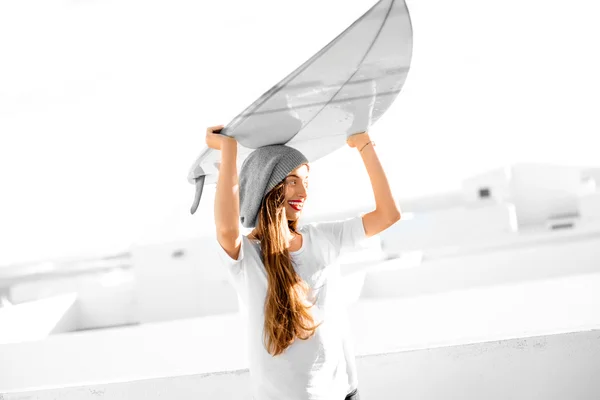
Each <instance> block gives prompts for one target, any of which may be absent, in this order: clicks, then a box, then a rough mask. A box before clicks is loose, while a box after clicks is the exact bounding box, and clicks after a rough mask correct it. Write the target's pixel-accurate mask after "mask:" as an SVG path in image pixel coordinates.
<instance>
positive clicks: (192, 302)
mask: <svg viewBox="0 0 600 400" xmlns="http://www.w3.org/2000/svg"><path fill="white" fill-rule="evenodd" d="M216 245H218V242H217V241H216V240H215V239H213V238H206V237H205V238H196V239H192V240H188V241H180V242H175V243H164V244H149V245H145V246H134V247H133V248H132V249H131V254H132V259H133V265H134V274H135V282H136V286H135V298H136V310H135V314H136V319H137V321H139V322H140V323H145V322H154V321H168V320H175V319H181V318H191V317H198V316H204V315H212V314H222V313H229V312H236V311H237V310H238V305H237V295H236V293H235V290H234V289H233V286H232V285H231V284H230V283H229V281H228V278H227V274H226V270H225V268H223V266H222V263H221V261H220V260H219V258H218V254H217V253H216V251H215V246H216ZM178 254H180V255H179V256H178Z"/></svg>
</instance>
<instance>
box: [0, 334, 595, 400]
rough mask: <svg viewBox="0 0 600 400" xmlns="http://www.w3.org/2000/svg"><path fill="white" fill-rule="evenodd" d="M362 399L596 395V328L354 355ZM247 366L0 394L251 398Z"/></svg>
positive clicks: (9, 397)
mask: <svg viewBox="0 0 600 400" xmlns="http://www.w3.org/2000/svg"><path fill="white" fill-rule="evenodd" d="M357 366H358V373H359V379H360V384H359V388H360V389H359V390H360V394H361V398H363V399H379V400H385V399H390V400H392V399H393V400H397V399H420V400H439V399H474V400H475V399H486V400H496V399H497V400H505V399H507V398H510V399H512V400H521V399H522V400H554V399H556V400H562V399H567V398H568V399H577V400H597V399H598V396H599V394H600V380H598V379H597V377H598V374H599V373H600V330H590V331H582V332H573V333H566V334H557V335H547V336H538V337H530V338H518V339H510V340H499V341H491V342H484V343H476V344H466V345H459V346H448V347H439V348H434V349H422V350H414V351H405V352H397V353H387V354H378V355H369V356H362V357H358V360H357ZM249 388H250V382H249V375H248V371H247V370H238V371H231V372H226V373H210V374H198V375H188V376H173V377H166V378H160V379H149V380H138V381H131V382H123V383H112V384H104V385H88V386H79V387H70V388H61V389H51V390H42V391H27V392H19V393H7V394H4V395H0V399H3V400H33V399H35V400H53V399H61V400H86V399H97V398H98V397H102V398H104V399H110V400H135V399H144V400H154V399H156V400H158V399H164V398H173V399H181V400H186V399H236V400H239V399H251V396H250V394H249Z"/></svg>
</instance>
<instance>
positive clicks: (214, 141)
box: [206, 125, 236, 150]
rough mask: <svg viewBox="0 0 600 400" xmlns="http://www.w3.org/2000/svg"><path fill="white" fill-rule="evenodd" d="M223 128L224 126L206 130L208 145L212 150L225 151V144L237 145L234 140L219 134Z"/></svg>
mask: <svg viewBox="0 0 600 400" xmlns="http://www.w3.org/2000/svg"><path fill="white" fill-rule="evenodd" d="M223 127H224V125H217V126H211V127H209V128H207V129H206V145H207V146H208V147H210V148H211V149H215V150H223V146H224V144H225V143H235V141H236V140H235V139H234V138H232V137H230V136H225V135H221V134H220V133H219V132H221V129H223Z"/></svg>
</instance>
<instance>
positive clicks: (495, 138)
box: [0, 0, 600, 266]
mask: <svg viewBox="0 0 600 400" xmlns="http://www.w3.org/2000/svg"><path fill="white" fill-rule="evenodd" d="M290 4H293V6H290ZM372 4H374V1H372V0H369V1H367V0H353V1H351V2H350V1H347V0H304V1H302V2H294V3H290V2H282V1H275V0H256V1H242V0H231V1H228V2H219V1H190V0H171V1H168V2H167V1H162V2H160V1H147V0H144V1H141V0H119V1H114V0H113V1H110V0H109V1H95V0H89V1H84V0H70V1H55V0H44V1H38V0H36V1H32V0H19V1H17V0H8V1H3V2H0V58H1V59H0V188H1V194H0V266H1V265H7V264H10V263H17V262H27V261H34V260H40V259H44V258H55V257H71V256H81V255H92V254H94V255H101V254H105V253H112V252H115V251H120V250H124V249H127V248H128V247H129V246H130V245H131V244H134V243H148V242H160V241H170V240H176V239H181V238H189V237H193V236H196V235H201V234H210V233H212V231H213V229H214V222H213V215H212V210H213V199H214V197H213V196H214V187H208V188H206V189H205V194H204V196H203V200H202V203H201V206H200V209H199V212H198V213H197V214H195V215H194V216H191V215H190V214H189V208H190V205H191V203H192V200H193V194H194V189H193V186H192V185H190V184H189V183H187V181H186V175H187V171H188V169H189V167H190V165H191V163H192V162H193V161H194V159H195V157H196V156H197V155H198V154H199V152H200V150H201V149H202V148H203V146H204V133H205V129H206V127H207V126H209V125H217V124H226V123H228V122H229V120H231V119H232V118H233V117H234V116H235V115H236V114H237V113H239V112H240V111H242V110H243V109H244V108H245V107H246V106H247V105H249V104H250V103H251V102H252V101H254V100H255V99H256V98H257V97H258V96H260V95H261V94H262V93H263V92H265V91H266V90H267V89H269V88H270V87H271V86H272V85H273V84H275V83H277V82H278V81H279V80H280V79H282V78H283V77H285V76H286V75H287V74H288V73H289V72H291V71H292V70H293V69H295V68H296V67H297V66H298V65H300V64H301V63H302V62H304V61H305V60H306V59H307V58H309V57H310V56H312V55H313V54H314V53H315V52H316V51H318V50H319V49H321V48H322V47H323V46H324V45H325V44H327V43H328V42H329V41H330V40H331V39H333V38H334V37H335V36H336V35H337V34H338V33H340V32H341V31H342V30H343V29H345V28H346V27H347V26H348V25H349V24H350V23H352V22H353V21H354V20H355V19H356V18H358V17H359V16H360V15H361V14H362V13H363V12H364V11H366V10H367V9H368V8H369V7H370V6H371V5H372ZM407 4H408V7H409V10H410V12H411V17H412V23H413V29H414V53H413V63H412V66H411V71H410V73H409V75H408V79H407V82H406V84H405V86H404V89H403V91H402V93H401V94H400V96H399V97H398V99H397V100H396V102H395V103H394V105H393V106H392V108H391V109H390V110H389V111H388V112H387V114H386V115H385V116H384V117H383V118H382V119H381V120H380V121H378V122H377V124H376V125H375V126H374V127H373V128H372V129H371V131H370V133H371V137H372V138H374V139H375V140H376V141H377V143H378V147H377V148H376V149H377V152H378V154H379V156H380V159H381V161H382V164H383V165H384V168H385V170H386V172H387V174H388V178H389V180H390V182H391V185H392V190H393V192H394V194H395V195H396V196H397V197H399V198H400V199H402V198H411V197H417V196H420V195H424V194H430V193H434V192H444V191H448V190H454V189H456V188H458V187H459V186H460V181H461V180H462V179H463V178H464V177H466V176H469V175H470V174H475V173H479V172H481V171H483V170H488V169H492V168H497V167H500V166H503V165H505V164H509V163H513V162H521V161H526V162H551V163H559V164H569V165H598V164H600V156H599V153H598V148H599V147H598V143H597V141H598V140H597V138H598V137H599V132H600V129H599V128H600V119H599V118H598V110H600V96H599V95H598V93H600V77H599V74H598V73H597V71H600V58H599V57H598V56H597V55H598V52H597V48H598V43H597V38H598V37H600V25H599V24H597V20H598V17H600V6H599V5H597V4H596V3H595V2H589V1H584V0H573V1H570V2H569V3H568V4H566V3H564V2H548V1H541V0H536V1H530V0H507V1H503V2H482V1H477V0H456V1H452V2H449V1H447V0H419V1H415V0H410V1H407ZM339 171H345V172H348V175H346V176H341V175H339ZM309 196H310V197H311V198H310V200H312V203H311V201H310V200H309V202H308V203H307V206H306V208H305V212H306V213H307V214H308V213H309V212H312V213H327V212H328V210H332V209H336V210H339V209H343V208H356V206H357V205H361V204H365V211H369V209H368V205H369V204H372V201H373V200H372V193H371V192H370V183H369V180H368V175H367V174H366V172H365V170H364V167H363V165H362V161H361V159H360V157H359V156H358V155H357V153H356V150H352V149H349V148H343V149H340V150H339V151H338V152H336V153H334V154H332V155H330V156H328V157H326V158H325V159H322V160H319V161H317V162H315V163H314V167H313V169H312V170H311V193H310V194H309Z"/></svg>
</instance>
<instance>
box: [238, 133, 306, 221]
mask: <svg viewBox="0 0 600 400" xmlns="http://www.w3.org/2000/svg"><path fill="white" fill-rule="evenodd" d="M307 163H308V159H307V158H306V157H305V156H304V154H302V153H301V152H299V151H298V150H296V149H294V148H292V147H289V146H286V145H282V144H275V145H269V146H264V147H259V148H258V149H256V150H254V151H253V152H252V153H250V155H249V156H248V157H247V158H246V159H245V160H244V162H243V163H242V168H241V171H240V176H239V182H240V221H241V222H242V225H243V226H244V227H246V228H254V227H255V226H256V219H257V217H258V210H259V209H260V205H261V203H262V200H263V198H264V197H265V196H266V194H267V193H269V191H271V189H273V188H274V187H275V186H276V185H277V184H278V183H279V182H281V181H283V180H284V179H285V177H286V176H288V174H289V173H290V172H292V171H293V170H295V169H296V168H298V167H299V166H301V165H302V164H307Z"/></svg>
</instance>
